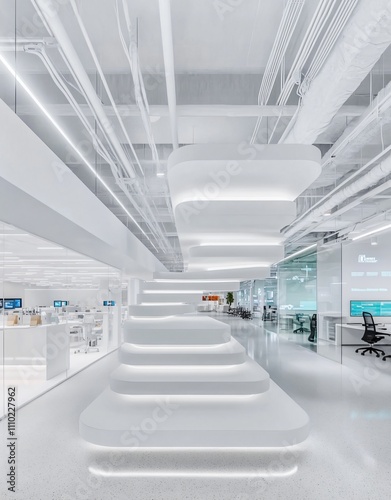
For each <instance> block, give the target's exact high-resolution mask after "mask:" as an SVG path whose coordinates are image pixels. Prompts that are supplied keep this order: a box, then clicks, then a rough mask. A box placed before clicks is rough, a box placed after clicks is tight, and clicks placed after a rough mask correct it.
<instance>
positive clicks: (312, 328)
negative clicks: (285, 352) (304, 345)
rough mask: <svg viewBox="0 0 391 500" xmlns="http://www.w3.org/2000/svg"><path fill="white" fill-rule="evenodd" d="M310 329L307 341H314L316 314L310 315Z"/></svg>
mask: <svg viewBox="0 0 391 500" xmlns="http://www.w3.org/2000/svg"><path fill="white" fill-rule="evenodd" d="M310 329H311V333H310V335H309V337H308V340H309V342H315V340H316V333H317V319H316V314H313V315H312V318H311V321H310Z"/></svg>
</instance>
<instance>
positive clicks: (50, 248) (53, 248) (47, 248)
mask: <svg viewBox="0 0 391 500" xmlns="http://www.w3.org/2000/svg"><path fill="white" fill-rule="evenodd" d="M37 250H65V249H64V247H37Z"/></svg>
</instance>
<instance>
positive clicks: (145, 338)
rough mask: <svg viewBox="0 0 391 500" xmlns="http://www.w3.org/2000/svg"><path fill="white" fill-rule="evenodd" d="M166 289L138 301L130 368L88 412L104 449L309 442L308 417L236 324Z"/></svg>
mask: <svg viewBox="0 0 391 500" xmlns="http://www.w3.org/2000/svg"><path fill="white" fill-rule="evenodd" d="M159 287H160V285H159V286H156V285H153V286H152V287H151V288H150V289H151V290H154V293H153V296H154V299H155V301H156V302H155V303H153V302H149V301H148V302H147V300H145V301H144V295H150V294H144V293H142V294H140V295H141V296H140V297H139V299H140V301H141V302H142V303H140V304H137V305H134V306H130V307H129V314H130V318H129V320H128V321H127V322H126V323H125V326H124V340H125V341H124V344H123V345H122V346H121V348H120V352H119V359H120V363H121V364H120V366H119V367H118V368H117V369H116V370H115V371H114V372H113V373H112V374H111V377H110V386H109V388H108V389H107V390H105V392H103V393H102V394H101V395H100V396H99V397H98V398H97V399H96V400H95V401H94V402H93V403H92V404H90V406H89V407H88V408H87V409H86V410H84V412H83V413H82V414H81V416H80V433H81V435H82V437H83V438H84V439H86V440H87V441H90V442H92V443H94V444H98V445H103V446H122V447H147V448H153V447H173V448H175V447H270V446H273V447H274V446H277V447H280V446H288V445H293V444H296V443H299V442H301V441H303V440H304V439H305V438H306V437H307V435H308V429H309V421H308V416H307V414H306V413H305V412H304V411H303V410H302V409H301V408H300V407H299V406H298V405H297V404H296V403H295V402H294V401H293V400H292V399H291V398H290V397H289V396H288V395H287V394H285V392H283V391H282V390H281V389H280V388H279V387H278V386H277V385H276V384H274V383H273V382H272V381H271V380H270V378H269V375H268V373H267V372H266V371H265V370H264V369H263V368H261V367H260V366H259V365H258V364H257V363H256V362H255V361H253V360H251V359H250V358H249V357H248V356H247V355H246V353H245V350H244V348H243V347H242V346H241V345H240V344H239V343H238V342H237V341H236V340H235V339H233V338H231V334H230V327H229V326H228V325H226V324H225V323H222V322H220V321H217V320H215V319H213V318H211V317H208V316H201V315H197V314H195V313H194V306H192V305H189V304H183V303H177V302H176V300H177V297H176V296H175V295H176V294H177V290H178V288H175V287H172V288H171V290H172V291H173V294H174V296H175V299H174V303H172V300H173V299H172V298H171V299H170V296H171V294H170V293H167V288H165V289H164V290H165V291H164V293H161V295H158V293H159V292H158V291H157V289H158V288H159ZM204 287H207V285H206V284H205V283H204V284H203V285H202V289H204ZM190 288H191V287H190ZM192 290H194V288H192ZM182 291H185V290H184V288H182ZM183 296H184V295H182V298H183Z"/></svg>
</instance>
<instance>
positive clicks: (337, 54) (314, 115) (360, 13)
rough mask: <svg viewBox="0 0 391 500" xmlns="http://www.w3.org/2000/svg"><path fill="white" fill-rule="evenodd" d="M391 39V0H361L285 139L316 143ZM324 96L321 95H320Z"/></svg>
mask: <svg viewBox="0 0 391 500" xmlns="http://www.w3.org/2000/svg"><path fill="white" fill-rule="evenodd" d="M390 43H391V1H390V0H373V1H372V2H370V6H369V5H368V2H365V1H364V2H361V3H360V4H359V5H358V6H357V8H356V9H355V11H354V12H353V15H352V17H351V19H350V21H349V22H348V23H347V25H346V27H345V30H344V34H343V37H340V39H339V40H338V42H337V44H336V45H335V47H334V49H333V51H332V52H331V54H330V56H329V57H328V59H327V61H326V63H325V65H324V66H323V68H322V70H321V71H320V72H319V74H318V76H317V77H316V78H315V79H314V80H313V82H312V84H311V86H310V88H309V89H308V91H307V93H306V94H305V96H304V97H303V99H302V102H301V107H300V111H299V113H298V114H297V117H296V120H295V123H294V125H293V127H292V129H291V130H290V132H289V133H288V134H287V135H286V137H285V138H284V142H285V143H291V144H297V143H299V144H313V143H314V142H315V141H316V139H317V137H319V135H320V134H321V133H322V132H324V131H325V130H326V129H327V127H328V126H329V125H330V123H331V121H332V119H333V118H334V116H335V114H336V112H337V110H338V109H339V108H340V107H341V106H342V105H343V103H344V102H346V100H347V99H348V97H349V96H350V95H351V94H352V93H353V92H354V91H355V90H356V89H357V87H358V86H359V85H360V83H361V82H362V81H363V80H364V78H365V77H366V76H367V75H368V73H369V71H370V70H371V69H372V68H373V66H374V65H375V63H376V62H377V61H378V60H379V58H380V57H381V55H382V54H383V52H384V51H385V50H386V48H387V47H388V46H389V45H390ZM320 95H321V96H322V99H319V96H320Z"/></svg>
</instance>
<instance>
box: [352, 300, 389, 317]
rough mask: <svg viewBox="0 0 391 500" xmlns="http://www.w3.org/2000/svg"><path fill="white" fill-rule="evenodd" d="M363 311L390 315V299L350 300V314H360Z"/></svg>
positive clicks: (374, 314) (354, 315) (382, 315)
mask: <svg viewBox="0 0 391 500" xmlns="http://www.w3.org/2000/svg"><path fill="white" fill-rule="evenodd" d="M363 312H369V313H371V314H372V316H377V317H378V318H381V317H391V300H351V301H350V316H352V317H357V316H362V313H363Z"/></svg>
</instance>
